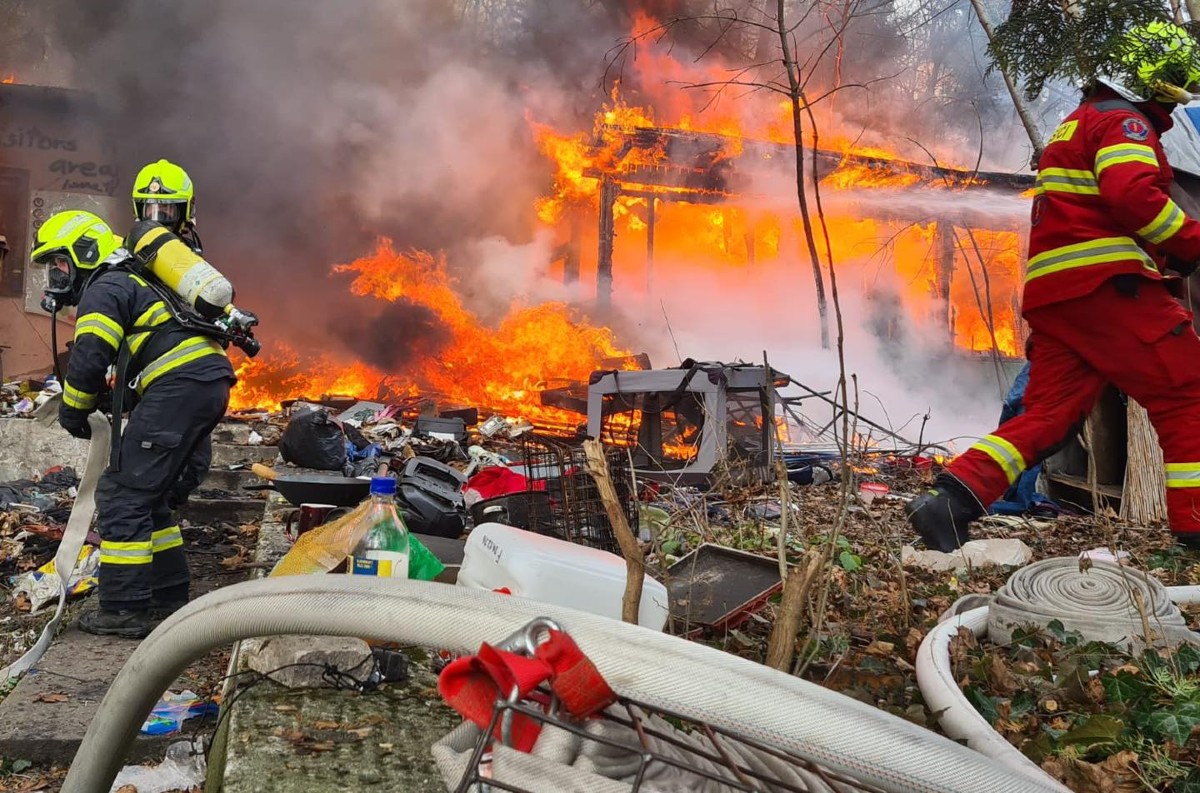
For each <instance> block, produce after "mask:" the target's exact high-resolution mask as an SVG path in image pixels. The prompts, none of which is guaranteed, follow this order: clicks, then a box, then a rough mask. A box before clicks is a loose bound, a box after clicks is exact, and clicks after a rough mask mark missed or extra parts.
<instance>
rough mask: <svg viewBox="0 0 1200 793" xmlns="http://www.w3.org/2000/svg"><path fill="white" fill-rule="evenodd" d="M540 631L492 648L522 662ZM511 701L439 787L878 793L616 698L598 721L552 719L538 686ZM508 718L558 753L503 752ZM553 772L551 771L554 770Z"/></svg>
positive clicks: (537, 626)
mask: <svg viewBox="0 0 1200 793" xmlns="http://www.w3.org/2000/svg"><path fill="white" fill-rule="evenodd" d="M545 628H553V629H555V630H557V629H558V628H557V626H556V625H555V624H554V623H553V622H551V621H549V620H545V619H540V620H534V621H533V622H531V623H530V624H529V625H527V626H526V627H525V628H524V629H522V630H521V631H518V632H517V633H516V634H514V636H513V637H510V639H508V640H506V642H504V643H502V644H501V645H499V646H501V647H506V648H507V649H508V650H509V651H512V652H522V653H523V654H531V653H532V651H533V649H534V648H535V647H536V642H537V639H536V636H537V634H538V633H539V632H540V631H542V630H543V629H545ZM515 693H516V692H514V693H513V695H512V696H510V697H508V698H503V697H501V698H499V699H497V701H496V702H495V705H494V707H493V709H492V718H491V722H490V724H489V725H488V728H487V729H486V730H482V731H481V730H479V729H478V728H476V727H474V725H470V724H468V725H464V728H465V729H466V731H467V732H466V733H465V734H466V735H468V736H469V737H470V738H471V740H468V741H463V740H461V738H462V737H463V735H460V736H459V738H460V741H459V743H458V748H459V749H460V750H462V757H461V762H460V765H461V764H465V770H464V771H463V773H462V775H461V777H460V778H458V781H457V785H456V786H455V785H454V784H453V782H452V780H451V779H449V778H447V788H448V789H453V790H454V791H455V792H456V793H468V791H470V793H489V792H490V791H511V792H512V793H539V791H547V790H554V791H556V793H566V791H581V792H582V791H588V793H591V792H592V791H604V792H605V793H607V791H618V790H621V791H625V790H628V791H643V790H644V791H667V790H669V791H673V792H674V791H684V790H687V791H704V793H716V791H726V790H729V791H788V792H789V793H791V792H792V791H795V792H796V793H850V791H854V792H856V793H858V792H866V793H882V792H881V789H880V788H878V787H874V786H869V785H866V784H864V783H863V782H861V781H859V780H855V779H852V778H849V777H847V776H845V775H843V774H839V773H836V772H834V771H831V770H830V769H827V768H823V767H821V766H820V765H818V764H815V763H813V762H811V761H808V760H804V759H800V758H797V757H794V756H791V755H789V754H788V753H786V752H784V751H781V750H779V749H777V748H774V747H771V746H769V745H768V744H766V743H764V742H762V741H758V740H754V739H751V738H748V737H746V736H743V735H738V734H735V733H733V732H730V731H728V730H724V729H719V728H716V727H713V726H711V725H709V724H706V723H703V722H698V721H695V720H693V719H690V718H688V717H686V716H683V715H682V714H679V713H675V712H672V711H670V710H666V709H664V708H660V707H655V706H653V705H650V704H648V703H645V702H639V701H636V700H633V699H629V698H626V697H618V699H617V701H616V703H615V704H613V705H611V706H610V707H608V708H607V709H606V710H604V711H603V712H602V713H601V714H599V715H598V716H596V717H593V718H591V719H588V720H586V721H577V720H574V719H572V718H571V717H570V716H567V715H565V714H564V713H562V712H560V709H559V707H558V702H557V700H556V699H555V697H554V696H553V693H552V692H551V691H550V690H549V689H547V688H545V687H542V688H539V689H536V690H535V691H534V692H532V693H531V694H530V695H528V696H527V697H526V698H525V699H523V700H520V699H518V697H517V696H516V695H515ZM517 715H520V716H524V717H526V718H527V719H529V720H531V721H532V722H534V723H536V724H537V725H538V726H539V727H540V728H541V729H542V730H543V736H544V735H546V734H547V731H550V730H553V731H557V733H558V734H557V735H555V736H553V740H555V741H557V743H558V746H557V747H555V748H551V749H550V750H548V751H543V750H541V748H540V746H541V745H540V743H539V746H538V747H535V749H534V750H533V752H532V753H531V755H537V754H539V753H540V754H541V755H542V757H541V758H537V757H531V755H527V754H524V753H520V752H517V750H516V749H513V748H511V746H510V745H509V744H510V740H509V739H510V728H511V725H512V722H513V719H514V718H515V717H516V716H517ZM464 728H460V730H462V729H464ZM564 736H565V737H566V741H565V744H570V745H572V746H574V747H575V749H574V750H573V751H574V757H575V761H574V764H572V763H571V762H569V760H570V758H568V757H566V755H564V752H563V751H562V748H561V747H562V745H564V741H563V737H564ZM451 737H453V734H452V736H451ZM472 740H473V744H472V742H471V741H472ZM541 740H544V738H539V742H540V741H541ZM435 755H436V750H435ZM579 758H583V760H582V761H580V759H579ZM597 758H599V760H597ZM502 760H503V761H504V762H501V761H502ZM565 761H566V762H565ZM556 764H557V765H558V766H559V768H555V767H554V766H555V765H556ZM445 772H446V766H443V774H445Z"/></svg>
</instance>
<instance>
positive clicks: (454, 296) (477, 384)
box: [232, 239, 629, 426]
mask: <svg viewBox="0 0 1200 793" xmlns="http://www.w3.org/2000/svg"><path fill="white" fill-rule="evenodd" d="M334 270H335V271H336V272H343V273H350V274H353V275H354V280H353V282H352V283H351V285H350V289H351V291H353V293H354V294H356V295H360V296H362V297H365V298H372V299H377V300H386V301H389V302H395V301H397V300H400V299H404V300H407V301H409V302H410V303H413V304H416V305H420V306H424V307H425V308H428V309H430V310H431V311H432V312H433V313H434V315H435V316H436V317H437V318H438V320H439V322H440V323H441V326H442V327H443V328H444V329H445V331H446V332H447V341H446V342H445V344H444V345H443V346H442V347H441V348H440V349H438V350H436V352H435V353H433V354H431V355H429V356H428V357H426V358H423V359H420V360H418V361H416V362H415V363H413V364H411V365H409V366H407V367H406V369H405V371H403V372H384V371H380V370H378V369H375V368H373V367H371V366H368V365H366V364H362V363H355V364H351V365H347V364H346V363H345V362H344V361H339V360H338V359H337V358H336V357H335V356H332V355H330V356H325V357H323V358H321V359H319V360H317V361H315V362H314V361H313V360H311V359H309V360H306V361H304V362H303V363H301V361H300V360H299V358H298V356H296V355H295V354H294V352H291V351H286V350H285V351H282V352H277V351H275V350H274V349H272V351H271V353H270V354H268V355H265V356H264V357H262V358H257V359H253V360H247V361H245V362H244V363H242V364H241V365H240V366H239V367H238V377H239V381H240V382H239V383H238V386H237V387H236V389H235V390H234V395H233V399H232V407H233V408H234V409H239V408H248V407H273V406H275V405H276V404H278V402H279V401H280V400H282V399H285V398H288V397H295V396H309V397H311V398H318V397H320V396H321V395H323V394H339V395H349V396H358V397H364V398H374V397H376V396H377V395H379V394H380V393H381V392H382V393H386V394H388V395H390V396H392V397H393V398H394V397H395V396H397V395H401V394H404V393H411V394H419V393H420V394H429V395H432V396H436V397H439V398H440V399H441V400H442V401H443V402H444V403H449V404H457V405H467V406H474V407H480V408H483V409H491V410H496V411H499V412H501V413H504V414H505V415H508V416H512V417H524V418H528V419H531V420H540V421H543V422H548V423H550V424H559V425H563V426H566V425H569V424H572V423H577V422H578V420H579V417H578V415H574V414H569V413H567V412H565V411H561V410H557V409H554V408H547V407H543V406H542V405H541V403H540V394H541V391H542V390H543V389H544V388H546V387H547V386H548V385H562V384H563V383H564V381H572V380H583V379H586V378H587V377H588V375H590V374H591V373H592V372H593V371H595V370H596V369H598V368H601V365H602V364H603V363H604V362H605V360H606V359H613V358H623V357H626V356H628V355H629V352H628V351H627V350H624V349H622V348H621V347H619V346H618V345H617V344H616V342H615V341H614V339H613V334H612V331H610V330H609V329H608V328H606V327H601V326H596V325H591V324H589V323H587V322H586V320H584V319H582V318H580V317H577V316H575V315H574V314H573V312H572V311H571V310H570V309H569V308H568V307H567V306H566V305H564V304H561V303H543V304H540V305H531V306H522V305H513V306H512V307H511V308H510V309H509V311H508V313H507V314H506V315H505V316H504V318H503V319H502V320H501V321H500V322H499V324H498V325H497V326H495V327H490V326H488V325H486V324H484V323H483V322H482V321H481V320H480V319H479V317H477V316H476V315H475V314H474V313H473V312H471V311H470V310H469V309H468V308H467V307H466V306H464V305H463V302H462V300H461V298H460V297H459V295H458V293H457V292H456V291H455V289H454V282H453V280H452V279H451V278H450V276H449V275H448V273H447V272H446V262H445V260H444V259H443V258H441V257H437V256H434V255H432V254H429V253H426V252H423V251H408V252H399V251H397V250H396V249H395V247H394V245H393V243H392V241H391V240H388V239H382V240H380V241H379V243H378V245H377V247H376V249H375V251H374V252H373V253H372V254H371V255H369V256H364V257H363V258H361V259H356V260H355V261H353V262H350V263H349V264H345V265H339V266H337V267H335V268H334ZM381 390H382V391H381Z"/></svg>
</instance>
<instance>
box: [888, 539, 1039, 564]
mask: <svg viewBox="0 0 1200 793" xmlns="http://www.w3.org/2000/svg"><path fill="white" fill-rule="evenodd" d="M1032 558H1033V549H1032V548H1030V547H1029V546H1028V545H1026V544H1025V543H1023V542H1021V541H1020V540H1016V539H1007V540H970V541H968V542H965V543H963V546H962V548H961V549H960V550H958V551H955V552H954V553H942V552H941V551H928V550H927V551H918V550H917V549H915V548H913V547H912V546H911V545H905V546H904V547H903V548H901V549H900V561H901V562H902V563H903V564H904V565H905V566H906V567H924V568H925V569H926V570H933V571H935V572H943V571H947V570H966V569H967V568H968V567H991V566H995V565H1005V566H1020V565H1023V564H1025V563H1026V562H1028V561H1029V560H1030V559H1032Z"/></svg>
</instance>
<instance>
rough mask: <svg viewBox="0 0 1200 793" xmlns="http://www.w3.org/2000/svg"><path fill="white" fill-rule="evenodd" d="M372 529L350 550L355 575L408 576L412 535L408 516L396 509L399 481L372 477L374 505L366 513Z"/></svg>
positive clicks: (350, 561)
mask: <svg viewBox="0 0 1200 793" xmlns="http://www.w3.org/2000/svg"><path fill="white" fill-rule="evenodd" d="M363 522H364V523H366V524H367V525H368V526H369V527H370V528H368V529H367V533H366V534H364V535H363V538H362V540H360V541H359V543H358V545H357V546H355V548H354V550H353V551H352V552H351V553H350V560H349V564H348V565H347V567H348V568H349V570H348V572H349V573H350V574H352V575H374V576H379V577H381V578H408V559H409V537H408V527H407V526H406V525H405V524H404V518H402V517H401V516H400V512H399V510H397V509H396V480H395V479H393V478H391V477H390V476H376V477H373V478H372V479H371V507H370V509H368V510H367V513H366V515H364V516H363Z"/></svg>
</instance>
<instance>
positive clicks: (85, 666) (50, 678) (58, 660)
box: [0, 501, 265, 766]
mask: <svg viewBox="0 0 1200 793" xmlns="http://www.w3.org/2000/svg"><path fill="white" fill-rule="evenodd" d="M254 503H255V508H256V510H257V516H258V518H261V516H262V514H263V511H264V508H265V504H264V502H262V501H257V502H254ZM239 506H240V505H239ZM243 509H244V507H243ZM243 514H245V513H243ZM251 519H254V518H253V517H252V518H251ZM237 522H241V521H237ZM204 531H207V532H209V533H210V535H211V534H212V532H213V530H212V529H197V528H185V529H184V536H185V538H186V539H187V540H188V542H189V543H193V542H195V541H196V538H197V536H198V535H199V533H200V532H204ZM209 541H210V542H212V538H211V536H210V539H209ZM213 550H214V549H211V548H210V549H209V553H210V554H212V553H213ZM227 552H228V550H227V549H226V550H220V549H217V550H216V555H215V556H213V558H212V559H209V560H205V559H204V558H203V557H196V556H193V557H192V558H191V562H192V570H193V581H192V597H194V598H195V597H200V596H201V595H203V594H205V593H207V592H209V591H212V590H213V589H215V588H216V587H218V586H220V585H222V584H223V583H230V582H231V579H232V580H236V579H237V578H239V577H241V576H242V575H243V574H240V573H233V572H228V571H225V570H223V569H222V568H221V566H220V564H219V561H215V559H217V558H218V557H219V556H221V555H222V554H224V553H227ZM205 569H207V570H208V571H209V572H207V573H205V572H204V570H205ZM214 570H215V571H216V572H213V571H214ZM97 605H98V604H97V603H96V601H95V599H94V598H92V599H90V600H88V601H85V602H84V603H82V604H78V605H75V606H72V607H71V608H70V610H69V611H68V614H67V616H66V617H65V618H64V624H65V625H66V626H67V627H66V628H65V629H63V630H62V631H61V632H60V633H59V635H58V637H57V638H56V639H55V641H54V643H53V644H52V645H51V646H50V649H49V650H47V651H46V655H45V656H43V658H42V660H41V662H40V663H39V664H38V666H37V667H36V669H35V670H33V671H31V672H30V673H29V674H28V675H26V676H25V677H24V678H22V679H21V681H20V682H19V683H18V684H17V686H16V687H15V688H14V689H13V690H12V692H11V693H9V694H8V696H7V697H5V698H4V699H3V701H0V758H3V759H26V760H33V761H35V762H42V763H48V764H57V765H59V766H63V765H66V764H67V763H69V762H70V760H71V758H72V757H74V755H75V751H76V750H77V749H78V747H79V743H80V741H82V740H83V734H84V732H85V731H86V729H87V726H88V724H90V723H91V720H92V718H93V717H94V716H95V713H96V711H97V709H98V707H99V704H100V700H101V699H102V698H103V696H104V693H105V691H107V689H108V686H109V685H110V684H111V683H112V681H113V679H114V678H115V677H116V675H117V672H119V671H120V669H121V667H122V666H123V665H124V664H125V662H126V661H127V660H128V658H129V656H130V654H131V653H133V651H134V649H135V648H136V647H137V645H138V643H137V642H136V641H132V640H126V639H115V638H102V637H98V636H92V635H90V634H86V633H83V632H81V631H79V630H78V629H77V628H76V627H75V624H76V617H77V615H78V613H79V612H80V611H81V610H82V609H85V608H96V607H97ZM222 671H223V668H222ZM203 672H204V662H200V663H198V664H197V665H196V666H194V667H193V669H192V670H191V672H185V673H184V674H183V675H182V676H181V677H180V678H179V679H178V680H176V681H175V684H174V685H172V686H171V690H172V691H176V692H178V691H182V690H184V689H189V688H190V689H191V690H192V691H195V692H196V693H197V694H201V695H202V696H207V695H208V694H210V693H211V691H210V689H208V686H211V684H212V677H211V675H212V672H211V670H209V671H208V674H209V678H208V679H207V682H204V681H203V680H202V679H200V678H198V677H193V676H192V673H195V674H196V675H200V674H202V673H203ZM177 738H178V736H177V735H176V736H167V737H165V738H155V737H151V736H144V735H139V736H138V738H137V740H136V741H135V742H134V744H133V747H132V749H131V752H130V754H129V757H128V761H127V762H130V763H137V762H142V761H145V760H156V761H157V760H161V759H162V752H163V750H164V749H165V748H166V745H167V744H168V743H170V741H171V740H172V739H177Z"/></svg>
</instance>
